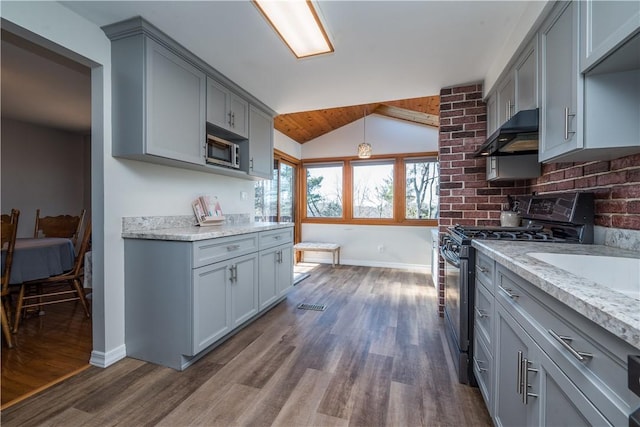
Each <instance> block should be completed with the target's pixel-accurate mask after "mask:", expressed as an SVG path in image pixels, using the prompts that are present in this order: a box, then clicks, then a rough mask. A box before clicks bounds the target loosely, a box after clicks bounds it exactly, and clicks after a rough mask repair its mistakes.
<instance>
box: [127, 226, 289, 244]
mask: <svg viewBox="0 0 640 427" xmlns="http://www.w3.org/2000/svg"><path fill="white" fill-rule="evenodd" d="M289 227H293V223H291V222H253V223H247V224H233V225H232V224H224V225H214V226H209V227H199V226H190V227H174V228H152V229H141V230H131V231H123V233H122V237H123V238H125V239H147V240H176V241H187V242H195V241H198V240H207V239H217V238H219V237H228V236H237V235H240V234H247V233H256V232H259V231H268V230H277V229H280V228H289Z"/></svg>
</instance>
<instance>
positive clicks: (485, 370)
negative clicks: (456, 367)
mask: <svg viewBox="0 0 640 427" xmlns="http://www.w3.org/2000/svg"><path fill="white" fill-rule="evenodd" d="M480 362H481V361H479V360H477V359H475V358H474V359H473V364H474V365H475V366H476V369H477V371H478V372H479V373H483V372H487V368H483V367H481V366H480ZM482 363H485V362H484V361H482Z"/></svg>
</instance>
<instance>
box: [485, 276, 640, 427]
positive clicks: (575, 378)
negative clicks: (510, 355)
mask: <svg viewBox="0 0 640 427" xmlns="http://www.w3.org/2000/svg"><path fill="white" fill-rule="evenodd" d="M496 300H497V301H498V302H499V303H500V304H501V305H502V306H504V307H505V308H506V309H507V310H508V311H509V312H510V313H511V314H512V315H513V316H514V317H515V318H516V320H517V321H518V322H520V323H521V324H527V323H529V324H531V325H532V326H533V327H532V328H529V329H528V332H529V333H530V334H531V336H532V338H533V339H534V340H535V341H536V343H537V344H538V345H539V346H540V347H541V348H542V350H543V351H544V352H545V353H547V354H548V355H549V357H550V358H551V359H552V360H553V361H554V362H555V363H556V364H557V365H558V367H559V368H560V369H561V370H562V371H563V372H564V373H565V374H566V375H567V376H568V377H569V378H570V379H571V381H572V382H573V383H574V384H576V386H577V387H578V388H579V389H580V391H582V393H584V395H585V396H587V398H588V399H589V400H590V401H591V402H592V403H593V405H595V406H596V407H597V408H598V409H599V410H600V411H601V412H602V413H603V415H604V416H605V417H607V419H608V420H609V421H610V422H611V423H612V424H614V425H621V424H624V423H625V422H626V420H627V417H628V414H629V412H631V410H632V409H635V408H636V407H637V406H638V405H640V399H639V398H637V397H636V396H634V395H633V393H632V392H631V391H630V390H629V389H628V387H627V366H626V355H627V354H629V353H633V352H634V351H635V352H636V353H637V349H634V348H633V347H631V346H630V345H628V344H626V343H625V342H624V341H622V340H621V339H619V338H617V337H615V336H613V335H612V334H610V333H609V332H607V331H605V330H604V329H602V328H601V327H600V326H598V325H596V324H595V323H593V322H591V321H590V320H588V319H587V318H585V317H583V316H581V315H579V314H578V313H577V312H575V311H573V310H571V309H569V308H567V307H566V306H565V305H564V304H562V303H561V302H559V301H557V300H556V299H555V298H552V297H550V296H548V295H547V294H545V293H544V292H542V291H541V290H539V289H537V288H535V287H534V286H533V285H531V284H530V283H528V282H527V281H525V280H524V279H522V278H521V277H519V276H517V275H516V274H514V273H512V272H511V271H509V270H506V269H504V268H503V267H502V266H498V268H497V272H496ZM574 352H575V353H574ZM580 358H582V360H579V359H580Z"/></svg>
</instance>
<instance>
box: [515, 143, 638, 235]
mask: <svg viewBox="0 0 640 427" xmlns="http://www.w3.org/2000/svg"><path fill="white" fill-rule="evenodd" d="M534 191H535V192H538V193H540V194H544V193H553V192H558V191H590V192H593V193H595V195H596V206H595V210H596V225H601V226H603V227H613V228H624V229H630V230H640V215H639V214H640V154H635V155H633V156H627V157H622V158H619V159H614V160H608V161H596V162H582V163H549V164H543V165H542V176H541V177H540V178H537V179H534V180H531V181H530V182H528V185H527V188H526V192H525V194H530V193H531V192H534Z"/></svg>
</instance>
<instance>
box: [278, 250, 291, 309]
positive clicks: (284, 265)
mask: <svg viewBox="0 0 640 427" xmlns="http://www.w3.org/2000/svg"><path fill="white" fill-rule="evenodd" d="M279 252H280V255H279V256H278V264H277V267H276V268H277V269H278V282H277V284H278V286H277V289H278V295H279V296H284V295H286V294H287V293H288V292H289V290H290V289H291V288H292V287H293V245H284V246H280V248H279Z"/></svg>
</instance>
